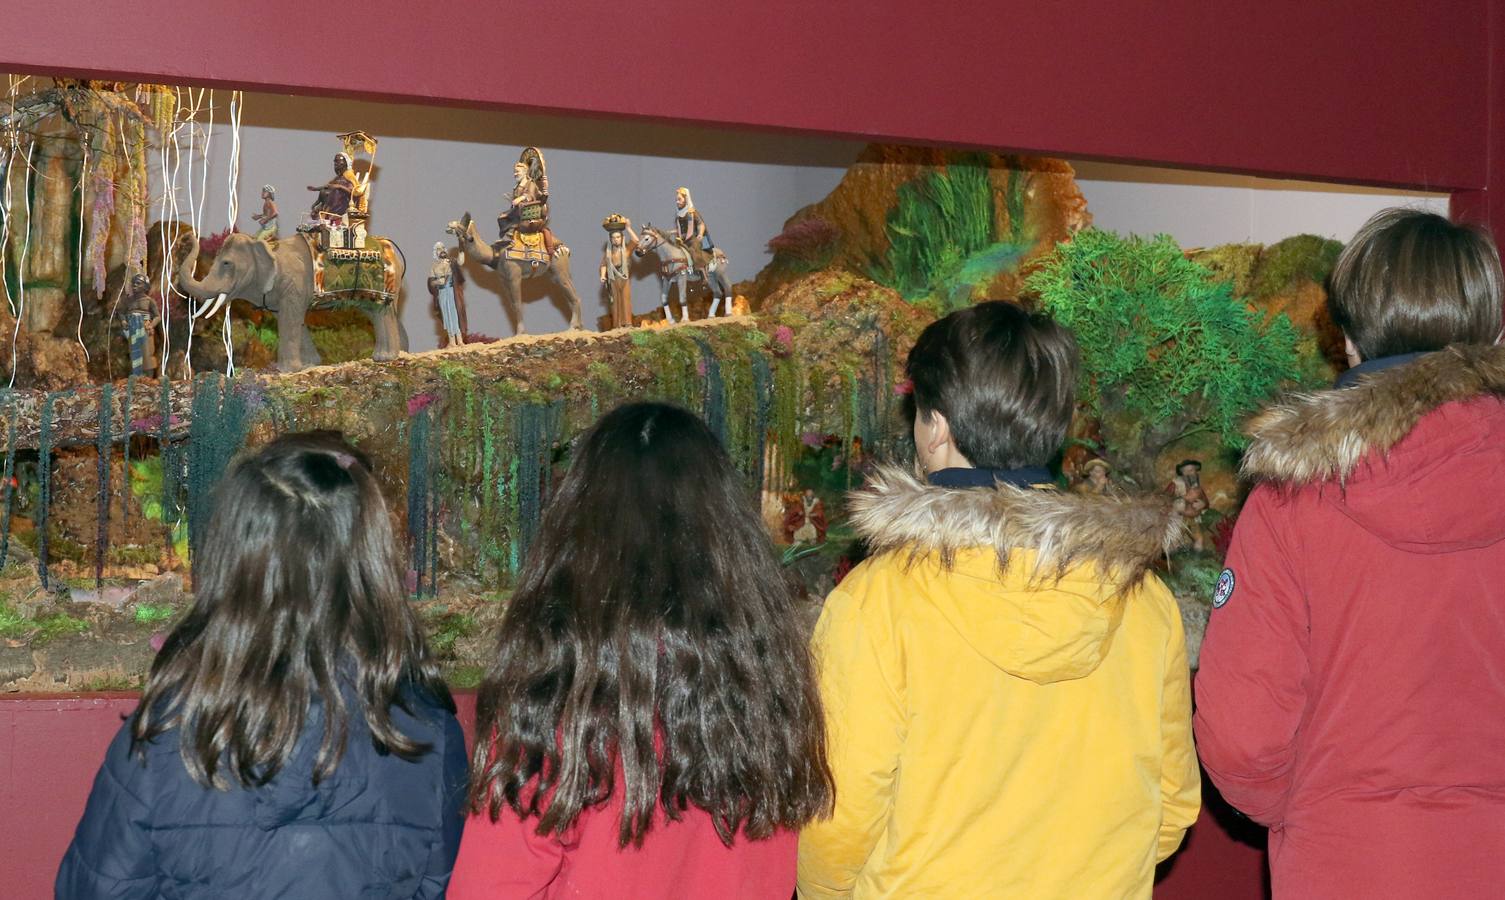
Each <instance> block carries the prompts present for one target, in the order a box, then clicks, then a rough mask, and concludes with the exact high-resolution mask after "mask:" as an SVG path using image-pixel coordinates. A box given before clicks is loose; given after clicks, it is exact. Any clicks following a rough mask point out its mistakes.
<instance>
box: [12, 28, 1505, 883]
mask: <svg viewBox="0 0 1505 900" xmlns="http://www.w3.org/2000/svg"><path fill="white" fill-rule="evenodd" d="M1500 3H1501V0H1453V2H1448V3H1437V2H1432V0H1393V2H1387V3H1379V4H1366V5H1352V4H1329V3H1319V2H1311V0H1263V2H1260V3H1253V4H1234V3H1207V2H1205V0H1158V2H1154V3H1151V2H1148V0H1130V2H1124V0H1078V2H1075V3H1070V4H1066V3H1060V4H1045V3H1033V2H1031V3H1025V2H1021V0H1006V2H1000V0H964V2H950V3H945V4H927V3H916V2H904V3H896V2H891V0H873V2H868V3H861V4H859V3H853V2H827V3H810V2H808V0H803V2H795V0H763V2H760V3H742V2H737V3H707V2H704V0H657V2H654V3H651V4H631V3H628V4H617V5H602V4H599V3H596V2H589V3H587V2H581V0H559V2H555V3H551V4H538V3H532V4H522V3H505V4H494V5H490V6H489V8H488V5H487V4H484V3H481V4H472V5H471V6H472V7H475V8H480V9H483V10H485V12H484V15H483V17H481V18H479V19H477V20H474V21H462V20H461V19H460V18H459V16H458V11H459V9H460V7H459V6H455V5H441V6H439V7H436V9H437V10H439V11H438V12H430V11H428V10H426V9H425V8H424V7H422V6H420V5H417V4H411V3H408V2H404V0H367V2H365V3H361V4H356V5H354V6H347V7H344V8H340V7H338V6H336V5H323V6H321V5H319V4H312V5H311V4H309V3H307V2H303V0H298V2H293V0H262V2H260V3H254V4H247V3H234V4H231V3H228V2H215V0H209V2H205V0H197V2H188V0H160V2H157V3H153V4H147V5H146V6H142V5H139V4H136V3H131V2H127V0H91V2H85V0H61V2H52V3H43V2H39V0H14V2H10V3H7V4H6V9H5V11H4V16H3V18H4V22H3V29H4V36H5V39H4V41H3V42H0V71H23V72H38V73H42V74H54V73H55V74H72V75H90V76H93V77H116V78H123V79H137V78H141V79H148V80H159V81H169V82H173V83H187V84H207V85H233V86H237V87H244V88H248V89H251V88H258V89H273V90H277V89H282V90H287V91H290V92H295V93H311V94H327V95H348V96H360V97H367V98H371V99H401V100H420V101H422V100H428V101H432V102H435V103H444V104H452V105H460V106H470V107H497V108H514V109H529V108H532V109H540V110H554V111H563V112H574V113H580V114H584V115H597V116H618V117H644V118H652V119H661V120H678V121H686V122H698V123H703V124H724V125H730V126H738V127H749V128H759V129H775V130H787V131H792V132H809V133H822V134H832V135H841V136H846V137H858V138H882V139H890V140H901V141H912V142H918V143H937V144H954V145H968V146H979V147H989V148H999V149H1002V148H1010V149H1019V150H1031V151H1038V152H1046V153H1054V154H1059V155H1066V156H1081V157H1099V158H1105V159H1119V160H1125V161H1138V162H1151V163H1164V164H1172V165H1182V166H1188V167H1194V168H1206V169H1221V170H1228V171H1240V172H1249V173H1254V174H1262V175H1284V176H1292V177H1305V178H1316V179H1328V180H1336V181H1351V182H1358V183H1371V184H1382V185H1393V186H1398V187H1415V188H1429V189H1433V190H1455V191H1459V192H1460V193H1459V195H1458V197H1457V202H1456V203H1455V209H1456V210H1457V211H1458V212H1459V213H1460V214H1462V215H1466V216H1469V217H1472V218H1475V219H1477V220H1480V221H1486V222H1490V223H1492V224H1493V225H1494V227H1495V230H1496V232H1497V233H1501V234H1505V107H1502V102H1501V98H1502V97H1505V16H1502V14H1501V10H1500ZM346 10H348V11H346ZM420 10H423V11H421V12H420ZM1492 41H1493V42H1494V43H1493V47H1492V43H1491V42H1492ZM1492 82H1493V83H1492ZM603 127H609V126H603ZM132 702H133V701H132V700H131V699H129V698H122V697H118V696H114V697H112V696H98V697H86V698H45V697H21V698H18V699H6V700H0V839H3V841H4V843H5V852H4V853H0V885H3V886H4V888H3V892H4V894H5V896H6V897H8V898H12V897H13V898H16V900H29V898H31V897H39V898H40V897H45V896H48V895H49V885H50V883H51V877H52V872H53V871H54V869H55V867H56V864H57V860H58V857H59V855H60V854H61V852H62V849H63V847H64V846H65V845H66V843H67V841H68V838H69V836H70V834H71V831H72V827H73V824H74V822H75V821H76V820H77V817H78V815H79V812H80V810H81V809H82V805H83V800H84V797H85V795H86V794H87V791H88V787H89V783H90V780H91V779H92V776H93V773H94V770H95V767H96V766H97V765H98V762H99V759H100V757H101V754H102V752H103V749H104V746H105V745H106V743H107V742H108V740H109V737H110V735H111V734H113V733H114V731H115V729H116V728H117V727H118V726H119V720H120V715H121V714H122V713H124V712H125V711H126V710H128V709H129V708H130V706H131V703H132ZM467 718H468V714H467ZM1259 859H1260V857H1259V854H1258V852H1257V851H1255V850H1252V849H1250V848H1249V847H1248V846H1247V845H1245V844H1241V843H1238V842H1235V841H1233V840H1232V839H1230V838H1229V837H1228V836H1227V834H1226V833H1225V832H1224V831H1223V830H1221V829H1220V828H1218V827H1217V826H1216V825H1215V824H1214V823H1212V822H1210V821H1208V820H1207V818H1206V817H1205V816H1204V821H1203V822H1201V823H1199V824H1198V826H1197V828H1196V829H1195V830H1194V832H1193V835H1192V837H1191V839H1190V843H1189V845H1188V848H1187V850H1186V851H1185V852H1184V853H1183V855H1182V856H1181V857H1180V859H1179V861H1178V862H1177V863H1176V864H1175V865H1174V866H1173V867H1172V869H1171V871H1170V873H1169V875H1168V876H1167V877H1166V879H1165V880H1164V881H1163V882H1162V885H1161V890H1159V891H1157V896H1163V897H1171V896H1188V897H1191V896H1217V897H1222V898H1240V897H1245V896H1248V897H1257V896H1259V895H1260V890H1259V885H1260V882H1259V872H1260V863H1259Z"/></svg>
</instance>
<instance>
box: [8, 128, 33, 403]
mask: <svg viewBox="0 0 1505 900" xmlns="http://www.w3.org/2000/svg"><path fill="white" fill-rule="evenodd" d="M36 149H37V142H36V141H32V142H31V144H30V145H29V146H27V148H26V160H25V162H26V175H25V183H24V184H23V185H22V194H23V199H24V200H25V202H26V238H25V241H24V242H23V243H22V245H21V265H20V266H19V267H18V268H17V272H16V294H17V296H16V324H15V328H14V329H12V330H11V335H10V384H9V387H15V386H16V345H17V343H19V342H20V339H21V319H22V317H24V316H25V315H26V258H27V257H29V256H30V255H31V231H32V228H31V155H32V154H33V153H34V152H36Z"/></svg>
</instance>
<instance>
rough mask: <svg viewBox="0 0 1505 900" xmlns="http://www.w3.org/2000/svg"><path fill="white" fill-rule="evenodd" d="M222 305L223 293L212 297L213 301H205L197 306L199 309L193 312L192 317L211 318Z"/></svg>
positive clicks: (223, 302) (223, 303)
mask: <svg viewBox="0 0 1505 900" xmlns="http://www.w3.org/2000/svg"><path fill="white" fill-rule="evenodd" d="M224 305H225V295H224V294H220V295H219V296H218V297H215V298H214V302H213V303H205V304H204V305H203V306H200V307H199V311H198V312H196V313H194V314H193V317H194V318H195V319H205V318H213V317H214V314H215V313H217V312H219V311H220V308H221V307H223V306H224Z"/></svg>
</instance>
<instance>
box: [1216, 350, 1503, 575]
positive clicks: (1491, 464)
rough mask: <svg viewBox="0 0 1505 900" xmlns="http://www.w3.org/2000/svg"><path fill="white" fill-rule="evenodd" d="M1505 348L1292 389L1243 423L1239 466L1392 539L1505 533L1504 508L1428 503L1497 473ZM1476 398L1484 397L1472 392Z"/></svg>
mask: <svg viewBox="0 0 1505 900" xmlns="http://www.w3.org/2000/svg"><path fill="white" fill-rule="evenodd" d="M1502 398H1505V347H1478V346H1463V345H1459V346H1455V347H1449V348H1447V349H1446V350H1441V351H1438V352H1436V353H1428V354H1426V355H1425V356H1421V357H1419V358H1417V359H1416V360H1415V361H1413V362H1410V363H1406V364H1404V365H1401V366H1396V367H1394V368H1390V369H1382V370H1380V371H1378V372H1375V373H1373V374H1370V375H1366V376H1364V377H1363V378H1361V379H1360V380H1359V381H1358V382H1357V383H1356V384H1354V385H1353V386H1352V387H1347V388H1342V389H1335V390H1328V391H1317V392H1314V393H1308V394H1299V395H1296V396H1294V397H1292V398H1290V399H1288V400H1286V401H1284V402H1282V403H1279V404H1277V405H1275V406H1272V407H1270V408H1269V409H1267V410H1265V411H1264V412H1263V413H1261V414H1260V415H1258V416H1257V417H1255V418H1254V419H1253V420H1252V421H1251V422H1250V424H1249V428H1248V434H1249V437H1250V439H1251V443H1250V445H1249V448H1248V450H1247V451H1246V452H1245V454H1244V460H1243V473H1244V475H1245V476H1246V477H1247V478H1249V479H1251V480H1254V481H1261V482H1267V483H1270V484H1273V485H1276V486H1280V487H1282V488H1289V489H1295V488H1300V487H1304V486H1309V485H1315V486H1318V487H1319V488H1320V487H1322V486H1324V485H1328V484H1331V485H1333V486H1334V487H1335V488H1337V489H1335V490H1332V491H1321V492H1320V496H1321V497H1322V502H1326V503H1334V504H1338V505H1339V506H1341V507H1342V509H1343V511H1344V513H1345V514H1347V515H1348V516H1349V517H1351V518H1352V519H1354V520H1355V521H1356V522H1358V523H1359V524H1360V525H1362V526H1363V527H1364V528H1365V529H1367V530H1368V531H1370V532H1371V533H1373V534H1375V535H1376V536H1377V537H1379V538H1380V539H1381V540H1384V541H1385V542H1386V543H1388V544H1391V545H1392V546H1396V547H1400V548H1402V549H1406V550H1409V551H1411V552H1419V553H1430V552H1450V551H1452V550H1456V549H1460V548H1464V547H1473V546H1485V545H1487V544H1491V543H1494V542H1495V541H1498V540H1501V539H1502V538H1505V510H1502V509H1498V508H1497V507H1498V506H1499V505H1498V504H1480V505H1479V508H1478V509H1477V511H1476V512H1474V513H1472V514H1470V515H1467V516H1457V515H1451V514H1447V513H1445V509H1446V507H1447V505H1445V504H1437V503H1435V502H1432V503H1429V502H1426V498H1427V497H1429V496H1433V497H1435V496H1436V495H1437V494H1438V493H1439V492H1457V491H1460V490H1462V491H1467V490H1468V489H1469V488H1468V486H1469V485H1470V484H1476V485H1481V486H1486V487H1492V486H1493V485H1495V484H1497V483H1498V482H1499V479H1500V476H1501V474H1502V473H1505V405H1502V404H1500V403H1499V402H1496V401H1498V400H1500V399H1502ZM1469 401H1483V402H1469Z"/></svg>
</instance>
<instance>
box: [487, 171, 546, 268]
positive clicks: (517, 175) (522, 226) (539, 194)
mask: <svg viewBox="0 0 1505 900" xmlns="http://www.w3.org/2000/svg"><path fill="white" fill-rule="evenodd" d="M512 179H513V188H512V197H511V200H510V201H509V203H510V205H509V206H508V207H507V209H505V210H503V211H502V213H501V214H500V215H498V216H497V218H496V224H497V227H498V228H499V229H501V232H502V249H503V250H508V249H511V248H512V247H513V246H514V245H515V244H516V243H517V235H518V234H524V235H529V234H539V233H541V234H542V235H543V249H544V251H545V252H546V253H547V254H548V255H549V256H550V257H553V256H554V254H555V253H557V252H558V250H559V247H560V243H559V239H558V238H556V237H555V236H554V232H553V231H552V230H551V229H550V228H549V176H548V172H547V170H546V169H545V167H544V161H543V154H542V153H540V152H539V150H538V148H537V147H527V148H524V149H523V152H522V156H520V157H519V158H518V160H517V164H516V165H514V166H513V167H512Z"/></svg>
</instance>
